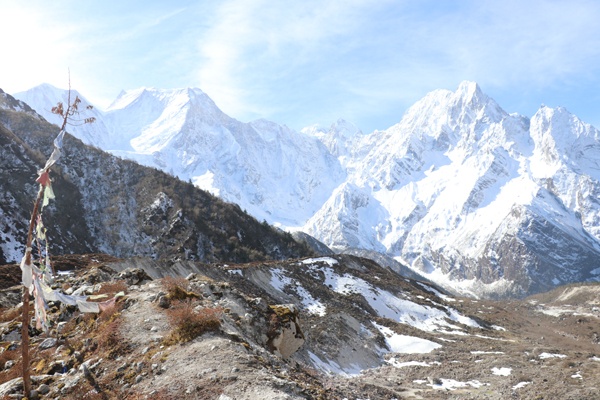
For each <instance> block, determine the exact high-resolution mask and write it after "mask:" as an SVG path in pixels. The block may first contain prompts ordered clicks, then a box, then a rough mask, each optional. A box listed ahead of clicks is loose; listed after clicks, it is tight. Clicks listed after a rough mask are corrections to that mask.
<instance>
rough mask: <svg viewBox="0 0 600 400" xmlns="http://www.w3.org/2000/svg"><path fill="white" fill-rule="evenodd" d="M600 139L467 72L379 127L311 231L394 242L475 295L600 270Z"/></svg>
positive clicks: (423, 267)
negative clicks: (505, 101)
mask: <svg viewBox="0 0 600 400" xmlns="http://www.w3.org/2000/svg"><path fill="white" fill-rule="evenodd" d="M599 144H600V143H599V142H598V131H597V130H596V129H595V128H594V127H592V126H590V125H588V124H585V123H583V122H582V121H580V120H579V119H577V117H575V116H573V115H571V114H570V113H568V111H566V110H565V109H563V108H556V109H550V108H548V107H542V108H541V109H540V111H538V113H536V114H535V115H534V116H533V118H532V119H531V120H530V121H529V120H527V119H526V118H524V117H522V116H518V115H509V114H508V113H506V112H505V111H503V110H502V109H501V108H500V106H498V104H497V103H496V102H495V101H493V99H491V98H489V97H488V96H486V95H485V94H484V93H483V92H481V89H480V88H479V87H478V86H477V85H476V84H474V83H468V82H465V83H463V84H461V85H460V87H459V88H458V90H457V91H456V92H450V91H436V92H432V93H430V94H429V95H428V96H426V97H425V98H424V99H423V100H421V101H420V102H418V103H416V104H415V105H414V106H413V107H411V109H409V110H408V111H407V113H406V114H405V116H404V117H403V119H402V121H401V122H400V123H399V124H397V125H395V126H393V127H391V128H390V129H388V130H386V131H381V132H374V133H373V134H371V135H370V138H369V143H368V144H367V146H370V150H369V151H368V153H367V155H366V156H365V158H364V164H363V166H362V168H357V169H356V172H355V173H354V174H352V175H350V176H349V179H348V182H347V183H345V185H344V187H343V188H342V190H340V189H338V191H337V192H336V193H334V195H333V196H332V197H331V198H330V199H329V200H328V202H327V203H326V204H325V206H324V207H323V208H322V209H321V210H320V211H319V212H318V213H317V214H316V215H315V216H314V217H313V218H312V219H311V220H309V222H308V223H307V225H306V227H307V229H306V231H307V232H308V233H309V234H312V235H314V236H315V237H317V238H318V239H320V240H322V241H323V242H324V243H326V244H328V245H330V246H332V247H334V248H342V247H343V246H345V244H346V243H351V244H352V245H353V246H355V247H363V248H373V249H376V250H379V251H384V252H387V253H388V254H391V255H394V256H397V257H399V258H400V259H402V260H404V261H405V262H406V263H407V264H409V265H411V266H412V267H413V268H414V269H417V270H420V271H422V272H423V273H425V274H426V276H428V277H429V278H431V279H432V280H434V281H437V282H438V283H440V284H442V285H444V281H447V280H451V281H455V282H454V283H450V284H446V285H445V286H446V287H454V289H455V290H456V289H459V290H464V291H465V292H468V291H471V292H474V293H475V294H482V293H488V294H489V295H498V294H500V295H502V294H508V293H510V294H513V295H524V294H527V293H532V292H538V291H544V290H546V289H549V288H551V287H553V286H555V285H558V284H564V283H567V282H574V281H586V280H598V278H599V276H598V273H599V272H600V269H598V266H599V263H598V262H597V261H596V260H597V259H598V255H600V254H599V249H600V247H599V240H598V239H599V238H600V237H599V236H598V234H597V223H596V222H597V221H598V219H597V218H598V215H599V212H600V208H599V207H598V202H597V200H596V199H597V197H596V196H594V195H593V194H592V193H594V192H596V191H597V190H598V188H599V182H598V166H597V164H596V163H595V162H594V161H593V160H595V159H597V158H596V154H597V151H598V149H599ZM340 216H342V218H340Z"/></svg>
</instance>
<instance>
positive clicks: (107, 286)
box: [96, 280, 128, 294]
mask: <svg viewBox="0 0 600 400" xmlns="http://www.w3.org/2000/svg"><path fill="white" fill-rule="evenodd" d="M127 288H128V286H127V283H126V282H125V281H122V280H121V281H115V282H104V283H103V284H102V285H100V289H99V290H98V292H97V293H96V294H114V293H119V292H126V291H127Z"/></svg>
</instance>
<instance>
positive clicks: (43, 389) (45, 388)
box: [36, 383, 50, 395]
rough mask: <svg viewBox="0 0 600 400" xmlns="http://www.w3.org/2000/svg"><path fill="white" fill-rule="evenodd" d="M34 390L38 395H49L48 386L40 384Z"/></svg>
mask: <svg viewBox="0 0 600 400" xmlns="http://www.w3.org/2000/svg"><path fill="white" fill-rule="evenodd" d="M36 390H37V391H38V392H39V393H40V394H42V395H46V394H48V393H50V386H48V385H46V384H45V383H42V384H41V385H40V386H39V387H38V388H37V389H36Z"/></svg>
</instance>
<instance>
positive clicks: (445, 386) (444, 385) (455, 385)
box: [417, 379, 490, 390]
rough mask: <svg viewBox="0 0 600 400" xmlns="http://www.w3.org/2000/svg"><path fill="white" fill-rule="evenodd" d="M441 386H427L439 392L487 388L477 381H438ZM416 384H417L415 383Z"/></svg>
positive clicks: (487, 384)
mask: <svg viewBox="0 0 600 400" xmlns="http://www.w3.org/2000/svg"><path fill="white" fill-rule="evenodd" d="M440 381H441V384H429V385H427V386H431V387H432V388H434V389H441V390H456V389H460V388H465V387H467V386H471V387H473V388H475V389H479V388H480V387H482V386H489V385H490V384H489V383H482V382H479V381H478V380H471V381H467V382H460V381H457V380H454V379H440ZM417 383H418V382H417Z"/></svg>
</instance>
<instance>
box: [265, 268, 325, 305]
mask: <svg viewBox="0 0 600 400" xmlns="http://www.w3.org/2000/svg"><path fill="white" fill-rule="evenodd" d="M334 261H335V260H334ZM271 286H273V287H274V288H275V289H277V290H279V291H280V292H284V290H283V289H284V288H286V287H288V288H290V289H289V290H294V291H295V292H296V293H297V295H298V296H299V297H300V302H301V303H302V307H304V308H305V309H306V310H308V312H309V313H311V314H316V315H319V316H321V317H323V316H324V315H325V313H326V307H325V305H324V304H323V303H321V302H320V301H319V300H317V299H315V298H314V297H313V296H312V295H311V294H310V293H309V292H308V291H307V290H306V289H305V288H304V287H302V286H300V284H299V283H297V284H296V285H294V284H293V282H292V279H291V278H290V277H288V276H285V275H284V271H283V270H281V269H278V268H276V269H273V270H271Z"/></svg>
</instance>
